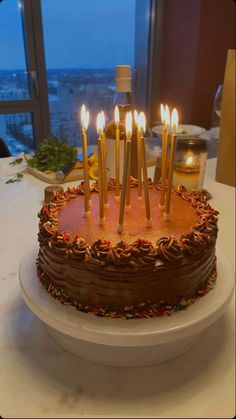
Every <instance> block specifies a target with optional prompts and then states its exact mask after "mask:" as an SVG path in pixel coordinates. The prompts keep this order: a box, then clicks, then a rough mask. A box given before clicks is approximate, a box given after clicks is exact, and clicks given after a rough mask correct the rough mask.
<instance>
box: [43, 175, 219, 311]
mask: <svg viewBox="0 0 236 419" xmlns="http://www.w3.org/2000/svg"><path fill="white" fill-rule="evenodd" d="M130 186H131V188H130V189H131V207H132V209H133V210H132V211H130V212H126V213H125V220H124V226H123V233H122V234H119V233H118V232H117V223H118V218H119V202H117V201H116V200H115V196H114V195H115V182H114V179H110V180H109V181H108V199H109V209H105V222H104V225H100V224H99V186H98V184H97V183H96V182H95V183H94V184H93V185H92V186H91V201H92V205H91V215H90V217H89V218H85V217H84V190H83V183H81V184H80V185H79V186H78V187H75V188H68V189H67V191H65V192H64V193H59V192H55V194H54V197H53V199H52V200H51V201H50V203H49V204H44V205H43V207H42V209H41V210H40V213H39V219H40V221H39V234H38V240H39V254H38V259H37V270H38V276H39V278H40V281H41V283H42V284H43V285H44V286H45V288H46V289H47V291H48V292H49V293H50V294H51V295H52V296H53V297H54V298H56V299H57V300H59V301H60V302H61V303H62V304H66V305H72V306H73V307H75V308H76V309H78V310H80V311H83V312H86V313H93V314H95V315H98V316H106V317H114V318H124V319H131V318H142V317H145V318H146V317H147V318H148V317H154V316H162V315H165V314H167V315H168V314H171V313H172V312H174V311H176V310H179V309H183V308H186V307H187V306H188V305H190V304H191V303H193V302H194V301H195V300H196V299H197V298H199V297H201V296H203V295H205V294H206V293H207V292H208V291H209V290H210V289H211V288H212V287H213V286H214V282H215V279H216V256H215V245H216V239H217V215H218V212H217V211H216V210H214V209H213V208H212V207H211V205H210V204H209V203H208V200H209V194H208V193H207V192H206V191H203V192H202V193H200V194H196V193H195V192H187V191H186V190H185V188H184V187H178V188H174V189H172V210H171V219H170V221H168V222H166V221H165V220H164V218H163V213H162V212H161V211H160V210H159V200H160V188H159V185H153V184H152V183H151V182H150V183H149V196H150V205H151V208H152V228H147V227H146V225H145V222H144V220H145V206H144V202H143V200H141V201H138V200H137V182H136V181H135V180H134V179H131V183H130Z"/></svg>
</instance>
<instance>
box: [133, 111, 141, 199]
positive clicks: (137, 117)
mask: <svg viewBox="0 0 236 419" xmlns="http://www.w3.org/2000/svg"><path fill="white" fill-rule="evenodd" d="M138 119H139V115H138V112H137V111H136V110H135V111H134V121H135V125H136V128H137V160H138V199H142V168H141V163H142V162H141V156H142V154H141V140H140V137H141V133H140V130H139V128H138Z"/></svg>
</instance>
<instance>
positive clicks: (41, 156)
mask: <svg viewBox="0 0 236 419" xmlns="http://www.w3.org/2000/svg"><path fill="white" fill-rule="evenodd" d="M76 156H77V150H76V148H75V147H72V146H71V145H69V144H67V142H66V141H65V140H60V139H59V138H57V137H53V136H50V137H48V138H46V139H45V140H44V141H43V142H42V143H41V144H40V146H39V148H38V150H37V151H36V153H35V154H34V156H33V157H32V158H30V159H27V163H28V165H29V166H30V167H35V168H36V169H38V170H41V171H42V172H46V171H51V172H56V171H57V170H58V169H60V167H62V166H63V165H64V164H65V163H68V162H71V161H74V160H76Z"/></svg>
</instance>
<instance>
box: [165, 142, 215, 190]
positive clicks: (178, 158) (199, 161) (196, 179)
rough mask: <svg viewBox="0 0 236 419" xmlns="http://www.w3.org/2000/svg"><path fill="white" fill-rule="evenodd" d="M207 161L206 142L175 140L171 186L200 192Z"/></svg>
mask: <svg viewBox="0 0 236 419" xmlns="http://www.w3.org/2000/svg"><path fill="white" fill-rule="evenodd" d="M206 159H207V141H206V140H203V139H200V138H186V139H179V140H177V144H176V152H175V164H174V171H173V186H174V187H177V186H180V185H183V186H185V188H186V189H187V190H188V191H196V192H201V191H202V188H203V183H204V176H205V167H206Z"/></svg>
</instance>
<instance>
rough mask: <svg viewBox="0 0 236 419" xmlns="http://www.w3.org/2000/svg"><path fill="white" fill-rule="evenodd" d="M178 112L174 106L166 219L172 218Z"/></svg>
mask: <svg viewBox="0 0 236 419" xmlns="http://www.w3.org/2000/svg"><path fill="white" fill-rule="evenodd" d="M178 119H179V118H178V112H177V110H176V109H175V108H174V109H173V111H172V114H171V130H172V135H171V149H170V162H169V172H168V188H167V194H166V201H165V210H164V219H165V220H166V221H168V220H169V219H170V204H171V189H172V182H173V170H174V158H175V147H176V138H177V135H176V132H177V129H178Z"/></svg>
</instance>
